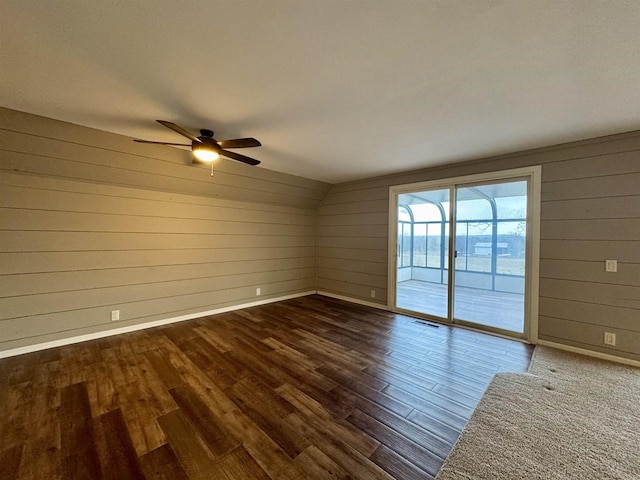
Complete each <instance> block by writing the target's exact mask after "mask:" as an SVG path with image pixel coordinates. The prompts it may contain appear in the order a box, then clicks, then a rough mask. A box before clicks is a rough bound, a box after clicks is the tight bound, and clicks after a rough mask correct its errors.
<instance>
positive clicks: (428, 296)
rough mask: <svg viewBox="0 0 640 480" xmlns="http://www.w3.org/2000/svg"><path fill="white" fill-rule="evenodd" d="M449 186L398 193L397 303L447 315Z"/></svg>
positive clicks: (429, 313)
mask: <svg viewBox="0 0 640 480" xmlns="http://www.w3.org/2000/svg"><path fill="white" fill-rule="evenodd" d="M450 198H451V189H449V188H446V189H438V190H427V191H420V192H412V193H403V194H400V195H399V196H398V240H397V241H398V244H397V246H396V252H397V254H396V255H397V258H396V266H397V271H396V302H395V304H396V306H397V307H398V308H402V309H405V310H411V311H414V312H418V313H422V314H424V315H430V316H433V317H439V318H441V319H443V320H447V319H449V318H450V315H449V310H450V308H449V297H450V295H449V291H448V287H447V284H448V268H449V228H450V227H449V210H450Z"/></svg>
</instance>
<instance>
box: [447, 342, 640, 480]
mask: <svg viewBox="0 0 640 480" xmlns="http://www.w3.org/2000/svg"><path fill="white" fill-rule="evenodd" d="M437 479H438V480H454V479H455V480H461V479H465V480H484V479H487V480H489V479H491V480H498V479H505V480H506V479H563V480H573V479H576V480H589V479H594V480H608V479H625V480H627V479H629V480H638V479H640V369H637V368H634V367H627V366H624V365H619V364H615V363H611V362H606V361H602V360H597V359H593V358H589V357H584V356H582V355H576V354H572V353H567V352H561V351H559V350H555V349H551V348H546V347H540V346H538V347H536V350H535V352H534V356H533V359H532V363H531V366H530V368H529V373H526V374H516V373H504V374H498V375H496V376H495V377H494V379H493V380H492V382H491V384H490V385H489V387H488V388H487V391H486V393H485V395H484V397H483V398H482V400H481V401H480V403H479V404H478V407H477V408H476V411H475V412H474V414H473V417H472V418H471V420H470V421H469V424H468V425H467V427H466V428H465V430H464V432H463V433H462V436H461V437H460V439H459V440H458V443H457V444H456V446H455V448H454V450H453V452H452V453H451V455H449V458H447V461H446V462H445V464H444V466H443V467H442V470H441V471H440V473H439V474H438V477H437Z"/></svg>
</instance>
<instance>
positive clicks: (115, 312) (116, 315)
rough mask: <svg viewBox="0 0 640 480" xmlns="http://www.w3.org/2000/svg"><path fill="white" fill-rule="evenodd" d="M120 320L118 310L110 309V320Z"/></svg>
mask: <svg viewBox="0 0 640 480" xmlns="http://www.w3.org/2000/svg"><path fill="white" fill-rule="evenodd" d="M118 320H120V310H111V321H112V322H117V321H118Z"/></svg>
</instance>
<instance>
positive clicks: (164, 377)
mask: <svg viewBox="0 0 640 480" xmlns="http://www.w3.org/2000/svg"><path fill="white" fill-rule="evenodd" d="M530 356H531V347H530V346H528V345H524V344H522V343H518V342H515V341H509V340H506V339H502V338H498V337H492V336H488V335H483V334H480V333H475V332H472V331H468V330H463V329H452V328H450V327H446V326H440V327H438V328H436V327H433V326H429V325H428V324H425V323H421V322H417V321H416V320H415V319H413V318H410V317H406V316H402V315H395V314H392V313H388V312H384V311H382V310H376V309H371V308H367V307H363V306H359V305H355V304H350V303H346V302H342V301H339V300H334V299H330V298H327V297H321V296H309V297H302V298H297V299H293V300H288V301H285V302H280V303H274V304H270V305H264V306H260V307H254V308H248V309H245V310H239V311H235V312H230V313H225V314H220V315H216V316H212V317H205V318H201V319H198V320H193V321H188V322H183V323H178V324H174V325H170V326H167V327H162V328H155V329H148V330H144V331H140V332H134V333H130V334H125V335H120V336H116V337H109V338H105V339H101V340H95V341H91V342H86V343H82V344H77V345H72V346H67V347H60V348H56V349H51V350H46V351H42V352H36V353H33V354H28V355H23V356H20V357H13V358H8V359H4V360H0V412H1V416H0V442H1V448H0V479H5V478H6V479H50V478H70V479H85V478H86V479H99V478H109V479H110V478H113V479H118V480H122V479H128V478H134V479H136V478H147V479H187V478H189V479H229V480H238V479H249V478H251V479H269V478H271V479H274V480H275V479H278V480H281V479H282V480H286V479H295V480H300V479H305V478H310V479H323V480H324V479H330V478H345V479H346V478H351V479H385V478H386V479H388V478H398V479H403V480H410V479H418V478H422V479H425V478H426V479H428V478H433V477H434V476H435V475H436V473H437V472H438V469H439V468H440V466H441V464H442V462H443V461H444V459H445V458H446V456H447V454H448V453H449V451H450V450H451V448H452V446H453V444H454V443H455V441H456V439H457V437H458V435H459V433H460V432H461V430H462V429H463V428H464V426H465V424H466V422H467V420H468V419H469V417H470V415H471V413H472V412H473V409H474V407H475V405H476V403H477V402H478V400H479V399H480V397H481V395H482V393H483V391H484V389H485V388H486V386H487V384H488V383H489V381H490V380H491V377H492V375H493V374H494V373H495V372H498V371H525V370H526V368H527V366H528V364H529V359H530Z"/></svg>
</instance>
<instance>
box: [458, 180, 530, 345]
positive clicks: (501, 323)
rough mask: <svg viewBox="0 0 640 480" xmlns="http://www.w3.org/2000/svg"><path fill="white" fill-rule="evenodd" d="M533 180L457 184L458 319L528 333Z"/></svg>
mask: <svg viewBox="0 0 640 480" xmlns="http://www.w3.org/2000/svg"><path fill="white" fill-rule="evenodd" d="M527 192H528V180H526V179H524V180H516V181H507V182H498V183H485V184H479V185H473V186H460V187H457V188H456V208H455V212H456V234H455V251H456V259H455V271H454V275H453V284H454V285H453V286H454V289H453V299H454V300H453V302H454V305H453V321H454V322H459V323H470V324H475V325H482V326H485V327H489V328H491V329H498V330H506V331H510V332H516V333H519V334H522V333H524V323H525V321H524V320H525V315H524V312H525V278H526V277H525V273H526V272H525V264H526V262H525V259H526V250H527V249H526V231H527V205H528V202H527Z"/></svg>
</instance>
